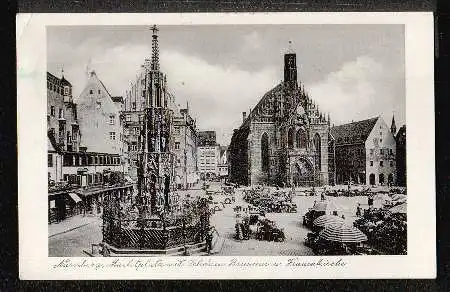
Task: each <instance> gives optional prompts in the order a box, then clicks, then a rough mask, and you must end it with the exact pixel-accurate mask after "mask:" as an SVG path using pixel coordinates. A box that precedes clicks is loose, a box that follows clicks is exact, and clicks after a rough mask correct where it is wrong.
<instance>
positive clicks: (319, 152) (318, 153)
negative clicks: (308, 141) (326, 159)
mask: <svg viewBox="0 0 450 292" xmlns="http://www.w3.org/2000/svg"><path fill="white" fill-rule="evenodd" d="M313 143H314V150H315V151H316V156H315V158H316V169H320V164H321V162H322V149H321V141H320V135H319V134H318V133H316V134H315V135H314V139H313Z"/></svg>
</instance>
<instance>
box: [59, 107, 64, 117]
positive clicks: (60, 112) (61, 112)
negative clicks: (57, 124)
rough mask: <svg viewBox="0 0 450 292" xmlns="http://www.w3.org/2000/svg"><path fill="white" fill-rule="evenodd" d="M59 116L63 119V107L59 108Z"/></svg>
mask: <svg viewBox="0 0 450 292" xmlns="http://www.w3.org/2000/svg"><path fill="white" fill-rule="evenodd" d="M58 117H59V118H60V119H63V118H64V111H63V109H62V108H60V109H59V115H58Z"/></svg>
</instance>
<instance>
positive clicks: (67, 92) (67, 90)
mask: <svg viewBox="0 0 450 292" xmlns="http://www.w3.org/2000/svg"><path fill="white" fill-rule="evenodd" d="M64 94H65V95H68V94H69V87H68V86H64Z"/></svg>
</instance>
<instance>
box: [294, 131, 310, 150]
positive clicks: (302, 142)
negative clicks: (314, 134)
mask: <svg viewBox="0 0 450 292" xmlns="http://www.w3.org/2000/svg"><path fill="white" fill-rule="evenodd" d="M306 140H307V139H306V132H305V130H303V129H298V131H297V134H296V135H295V142H296V143H295V144H296V147H297V148H306Z"/></svg>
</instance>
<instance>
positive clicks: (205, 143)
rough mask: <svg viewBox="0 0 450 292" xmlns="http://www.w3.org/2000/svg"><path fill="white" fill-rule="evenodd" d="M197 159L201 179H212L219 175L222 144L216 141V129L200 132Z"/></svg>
mask: <svg viewBox="0 0 450 292" xmlns="http://www.w3.org/2000/svg"><path fill="white" fill-rule="evenodd" d="M197 159H198V160H197V161H198V162H197V167H198V172H199V174H200V178H201V179H204V180H210V179H215V178H217V177H218V176H219V164H220V145H219V144H217V142H216V132H215V131H201V132H198V143H197Z"/></svg>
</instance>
